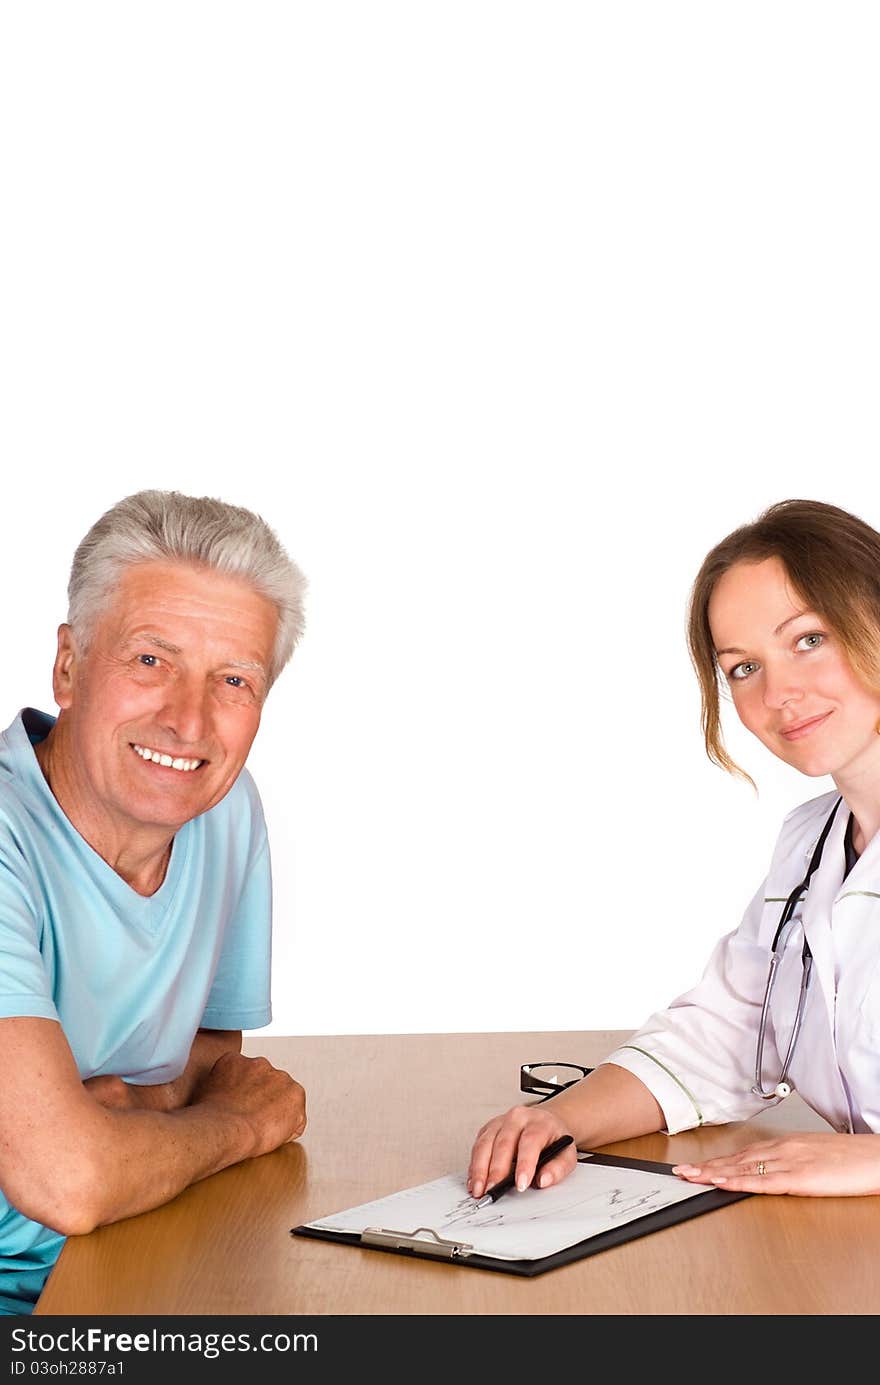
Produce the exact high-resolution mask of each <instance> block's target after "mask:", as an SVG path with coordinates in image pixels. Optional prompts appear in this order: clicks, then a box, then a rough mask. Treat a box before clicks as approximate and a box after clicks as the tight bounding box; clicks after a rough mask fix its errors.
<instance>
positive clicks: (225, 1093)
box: [191, 1053, 306, 1155]
mask: <svg viewBox="0 0 880 1385" xmlns="http://www.w3.org/2000/svg"><path fill="white" fill-rule="evenodd" d="M191 1105H192V1106H194V1107H195V1106H214V1107H216V1108H218V1109H220V1110H222V1111H225V1112H228V1114H229V1115H230V1116H238V1117H239V1118H242V1119H244V1120H245V1121H246V1122H247V1124H248V1125H249V1126H250V1128H251V1131H252V1133H253V1144H254V1147H253V1149H252V1150H251V1151H250V1153H251V1155H257V1154H267V1153H268V1152H269V1151H270V1150H273V1149H277V1148H278V1146H279V1145H282V1144H285V1143H286V1142H287V1141H288V1140H295V1139H297V1138H298V1137H299V1136H300V1135H301V1134H302V1133H303V1131H304V1130H305V1128H306V1094H305V1091H304V1090H303V1088H302V1087H301V1086H300V1084H299V1083H298V1082H296V1081H294V1079H293V1078H292V1077H291V1076H290V1075H289V1073H286V1072H283V1071H282V1070H281V1069H280V1068H276V1067H273V1066H272V1064H271V1063H270V1062H269V1060H268V1058H245V1057H243V1056H242V1054H240V1053H224V1054H223V1056H222V1057H220V1058H218V1059H217V1061H216V1063H215V1064H214V1066H213V1067H212V1068H211V1070H210V1071H209V1072H207V1073H206V1074H205V1075H204V1076H203V1077H202V1078H201V1079H200V1080H199V1081H198V1082H197V1083H196V1086H195V1088H194V1090H193V1093H192V1098H191Z"/></svg>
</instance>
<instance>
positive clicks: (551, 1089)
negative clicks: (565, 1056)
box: [519, 1063, 593, 1101]
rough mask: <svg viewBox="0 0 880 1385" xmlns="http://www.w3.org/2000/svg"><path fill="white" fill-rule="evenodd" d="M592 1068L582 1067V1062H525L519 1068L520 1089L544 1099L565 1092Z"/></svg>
mask: <svg viewBox="0 0 880 1385" xmlns="http://www.w3.org/2000/svg"><path fill="white" fill-rule="evenodd" d="M592 1071H593V1069H592V1068H584V1067H581V1065H580V1063H523V1065H522V1067H521V1068H520V1070H519V1089H520V1091H521V1092H529V1093H531V1094H532V1095H533V1096H538V1097H540V1098H541V1100H542V1101H546V1100H547V1098H548V1097H551V1096H556V1094H557V1092H564V1091H565V1089H566V1087H573V1086H574V1084H575V1082H580V1080H581V1078H582V1077H586V1075H587V1073H588V1072H592Z"/></svg>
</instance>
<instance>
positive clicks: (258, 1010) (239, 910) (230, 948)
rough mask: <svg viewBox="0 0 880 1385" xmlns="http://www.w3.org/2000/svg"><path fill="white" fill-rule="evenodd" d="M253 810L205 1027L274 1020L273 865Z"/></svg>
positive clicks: (262, 825)
mask: <svg viewBox="0 0 880 1385" xmlns="http://www.w3.org/2000/svg"><path fill="white" fill-rule="evenodd" d="M254 797H256V791H255V790H254ZM254 811H255V818H254V823H253V827H252V831H251V849H250V854H249V859H248V863H247V866H246V868H245V871H244V879H243V884H242V888H241V892H240V894H239V897H238V901H237V903H236V906H235V908H234V910H233V912H232V914H231V917H230V919H229V921H228V923H227V925H226V928H225V931H224V938H223V946H222V949H221V953H220V959H219V961H218V964H217V969H216V971H215V973H214V981H213V984H212V986H211V990H210V993H209V995H208V1000H207V1004H206V1006H205V1011H204V1014H203V1015H202V1019H201V1028H203V1029H259V1028H261V1027H262V1026H263V1025H264V1024H268V1023H269V1021H270V1020H271V1018H272V1006H271V992H270V977H271V965H272V863H271V857H270V853H269V840H268V837H267V835H266V824H265V822H264V820H263V814H262V809H261V807H260V806H259V801H258V800H256V802H255V803H254Z"/></svg>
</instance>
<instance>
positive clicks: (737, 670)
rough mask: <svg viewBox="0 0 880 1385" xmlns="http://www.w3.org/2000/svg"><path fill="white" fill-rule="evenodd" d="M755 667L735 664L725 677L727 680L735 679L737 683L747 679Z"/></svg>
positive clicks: (755, 665)
mask: <svg viewBox="0 0 880 1385" xmlns="http://www.w3.org/2000/svg"><path fill="white" fill-rule="evenodd" d="M757 667H758V665H757V664H736V665H735V666H734V667H733V668H732V669H731V670H730V672H729V673H728V675H727V676H728V678H735V679H737V681H740V682H741V681H742V679H743V678H748V676H749V674H750V673H752V672H753V671H754V670H755V669H756V668H757Z"/></svg>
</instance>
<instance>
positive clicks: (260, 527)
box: [67, 490, 306, 687]
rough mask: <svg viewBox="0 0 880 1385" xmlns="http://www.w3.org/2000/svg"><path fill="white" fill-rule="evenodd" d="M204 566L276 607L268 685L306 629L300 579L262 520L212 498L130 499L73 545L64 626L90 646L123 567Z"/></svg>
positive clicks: (156, 495) (150, 494) (150, 495)
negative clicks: (246, 585)
mask: <svg viewBox="0 0 880 1385" xmlns="http://www.w3.org/2000/svg"><path fill="white" fill-rule="evenodd" d="M149 562H182V563H193V564H205V565H206V566H208V567H213V568H216V570H217V571H218V572H223V573H226V574H228V575H229V576H232V577H239V578H241V579H242V580H243V581H245V582H249V583H250V584H251V586H252V587H254V589H255V590H256V591H258V592H260V594H261V595H263V596H265V597H267V598H268V599H269V600H270V601H273V602H274V603H275V605H276V606H277V608H278V616H279V621H278V634H277V636H276V639H275V649H274V651H273V657H272V666H271V668H270V670H269V686H270V687H271V685H272V683H274V681H275V679H276V678H277V677H278V675H279V673H280V672H281V670H282V669H283V668H284V666H285V664H286V663H287V661H288V659H289V658H290V656H291V654H292V653H293V650H294V646H295V645H296V643H297V641H298V640H299V638H300V636H301V635H302V632H303V628H304V625H305V616H304V613H303V597H304V595H305V590H306V579H305V577H304V576H303V574H302V572H300V570H299V568H298V567H297V566H296V564H295V563H294V562H293V561H292V560H291V559H290V558H289V557H288V556H287V553H286V552H285V550H284V548H283V547H282V545H281V543H280V542H279V540H278V538H277V537H276V535H275V533H274V532H273V530H272V529H270V528H269V525H268V524H267V523H266V521H265V520H264V519H262V518H261V517H260V516H259V515H257V514H254V513H253V512H252V511H251V510H245V509H242V507H241V506H239V505H228V504H226V502H225V501H223V500H217V499H215V498H213V497H212V496H205V495H203V496H193V495H182V494H181V492H180V491H159V490H147V491H138V492H137V494H136V495H128V496H126V497H125V498H124V499H123V500H120V501H118V502H117V504H115V505H114V506H112V508H111V509H109V510H107V511H106V512H105V513H104V514H103V515H101V518H100V519H98V520H96V521H95V523H94V524H93V525H92V527H91V529H90V530H89V532H88V533H87V534H86V536H85V538H84V539H83V540H82V542H81V543H80V544H79V546H78V548H77V550H76V552H75V554H74V556H73V564H72V566H71V569H70V581H69V582H68V585H67V597H68V603H69V604H68V612H67V622H68V624H69V625H70V626H71V628H72V630H73V633H74V636H75V637H76V640H77V642H78V643H79V644H80V646H81V647H82V648H83V649H86V648H87V647H88V644H89V641H90V640H91V637H92V634H93V632H94V627H95V624H96V621H97V620H98V618H99V616H100V614H101V612H102V610H103V609H104V608H105V607H106V606H107V604H108V603H109V601H110V599H111V597H112V594H113V592H114V591H115V589H116V587H117V585H118V583H119V581H120V578H121V576H122V573H123V571H124V569H125V568H127V567H129V566H131V565H132V564H134V563H149Z"/></svg>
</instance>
